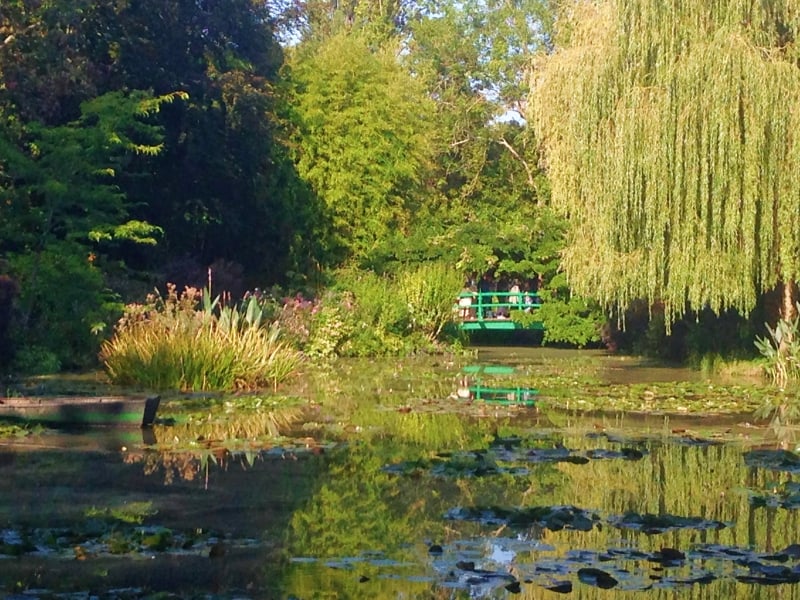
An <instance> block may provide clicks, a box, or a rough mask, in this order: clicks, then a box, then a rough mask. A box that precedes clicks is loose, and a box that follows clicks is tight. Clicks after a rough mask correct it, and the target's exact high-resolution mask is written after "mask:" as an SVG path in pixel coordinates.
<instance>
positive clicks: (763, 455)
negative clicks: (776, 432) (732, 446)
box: [744, 450, 800, 473]
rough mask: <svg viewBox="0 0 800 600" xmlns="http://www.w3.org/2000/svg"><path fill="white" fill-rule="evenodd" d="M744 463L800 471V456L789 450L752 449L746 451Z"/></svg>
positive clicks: (750, 465)
mask: <svg viewBox="0 0 800 600" xmlns="http://www.w3.org/2000/svg"><path fill="white" fill-rule="evenodd" d="M744 463H745V464H746V465H747V466H748V467H761V468H764V469H770V470H773V471H787V472H789V473H798V472H800V456H798V455H797V454H795V453H794V452H789V451H788V450H750V451H749V452H745V453H744Z"/></svg>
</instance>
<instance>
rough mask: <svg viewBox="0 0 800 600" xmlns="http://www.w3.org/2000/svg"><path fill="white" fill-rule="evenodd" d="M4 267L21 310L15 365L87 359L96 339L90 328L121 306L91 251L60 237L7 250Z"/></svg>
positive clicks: (50, 366)
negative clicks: (15, 285)
mask: <svg viewBox="0 0 800 600" xmlns="http://www.w3.org/2000/svg"><path fill="white" fill-rule="evenodd" d="M9 267H10V269H11V271H12V273H14V276H15V278H16V279H17V281H18V282H19V286H20V295H19V300H18V304H19V310H20V315H19V316H18V318H17V319H16V320H15V327H14V328H13V329H12V335H13V337H14V339H15V341H16V345H17V346H18V347H19V348H20V354H19V356H18V357H17V363H16V368H18V369H19V370H21V371H25V372H31V370H33V372H37V371H38V370H39V369H47V370H48V371H52V370H54V368H56V367H57V366H62V367H66V368H75V367H85V366H87V365H90V364H92V363H93V362H94V360H95V355H96V353H97V349H98V348H99V343H100V340H99V339H98V338H97V336H96V335H93V334H92V328H93V327H94V326H95V325H96V324H97V323H103V322H107V321H109V320H113V319H114V318H116V317H117V316H118V315H119V312H120V310H121V305H120V304H119V301H118V299H117V298H116V296H115V295H114V294H113V293H111V292H110V291H109V290H108V289H107V288H106V287H105V283H104V281H103V276H102V273H101V272H100V270H99V269H98V268H97V267H96V266H95V265H94V263H93V261H92V256H91V255H89V256H87V254H86V250H85V248H84V247H83V246H82V245H80V244H77V243H75V242H59V243H52V244H50V245H49V246H48V247H47V248H46V249H45V250H43V251H41V252H38V253H31V254H24V255H17V256H12V257H11V258H10V260H9ZM26 347H28V348H27V349H26ZM47 357H49V358H47Z"/></svg>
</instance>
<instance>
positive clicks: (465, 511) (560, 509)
mask: <svg viewBox="0 0 800 600" xmlns="http://www.w3.org/2000/svg"><path fill="white" fill-rule="evenodd" d="M445 519H449V520H452V521H478V522H481V523H485V524H487V525H503V524H505V525H509V526H512V527H531V526H533V525H538V526H540V527H544V528H546V529H550V530H551V531H560V530H562V529H565V528H566V529H576V530H578V531H591V529H592V528H593V527H594V525H595V523H596V522H597V521H599V517H598V516H597V515H595V514H592V513H589V512H587V511H585V510H583V509H580V508H576V507H574V506H533V507H526V508H516V509H509V508H501V507H485V508H483V507H473V508H454V509H451V510H450V511H448V512H447V513H446V514H445Z"/></svg>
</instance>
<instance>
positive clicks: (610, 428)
mask: <svg viewBox="0 0 800 600" xmlns="http://www.w3.org/2000/svg"><path fill="white" fill-rule="evenodd" d="M476 367H477V368H476ZM486 367H509V368H510V369H502V368H501V369H492V368H488V369H487V368H486ZM476 380H480V381H481V383H482V384H483V385H485V386H492V385H497V386H498V387H501V388H502V389H508V388H509V387H510V386H516V387H520V388H523V389H528V390H535V391H536V394H537V398H538V401H537V403H536V406H533V407H531V406H515V405H514V403H513V402H503V403H499V402H498V403H493V402H477V401H474V400H471V399H470V398H466V397H461V396H459V389H460V388H461V387H464V386H465V385H466V386H467V388H468V387H469V386H470V385H472V384H473V383H474V382H475V381H476ZM742 389H743V388H741V387H739V385H738V384H736V385H733V386H731V387H727V388H726V387H725V386H723V385H721V384H719V383H717V382H707V381H703V380H702V378H701V377H699V376H698V374H696V373H693V372H688V371H684V370H675V369H670V368H667V367H663V366H656V365H650V364H646V363H641V362H638V361H634V360H632V359H626V358H623V357H614V356H607V355H603V354H601V353H566V352H557V351H548V350H542V349H514V348H502V349H484V350H483V351H482V352H481V353H480V354H479V356H478V357H477V358H476V359H475V360H458V359H452V358H436V359H417V360H410V361H401V360H396V359H395V360H384V361H349V362H340V363H336V364H335V365H332V366H331V367H329V368H328V369H327V370H326V371H323V372H313V373H312V372H309V373H308V374H307V376H306V377H304V378H303V380H302V381H301V382H298V385H297V387H296V389H293V390H292V391H291V392H292V397H293V400H291V401H289V402H287V403H286V406H285V407H284V406H282V405H275V404H273V403H272V402H273V400H274V398H273V397H272V396H265V397H239V398H223V399H218V400H213V401H209V400H203V399H197V398H192V399H174V400H171V401H167V402H166V403H165V407H164V409H163V411H162V415H161V417H162V419H163V420H162V422H161V423H160V424H159V425H157V426H156V427H155V428H154V429H153V431H152V432H144V433H142V432H138V431H136V432H127V433H121V432H114V431H104V432H99V433H97V432H94V433H85V432H84V433H79V434H74V433H71V434H67V433H53V432H40V433H37V434H32V435H28V436H25V437H23V438H18V439H7V440H4V442H3V444H2V447H0V474H2V477H0V536H2V539H1V540H0V542H1V543H2V545H0V590H3V591H4V593H5V594H6V595H8V594H12V593H14V594H18V595H20V597H25V598H51V597H53V598H55V597H58V598H64V597H66V598H70V597H75V598H85V597H87V595H88V594H90V593H91V594H92V595H93V596H94V597H98V598H146V597H178V598H208V597H211V598H281V599H289V598H304V599H305V598H386V599H389V598H512V597H514V598H544V599H547V598H561V597H564V595H565V594H567V595H568V597H578V598H611V597H616V596H617V595H618V594H619V593H620V591H622V590H624V591H626V592H627V593H628V595H635V596H638V597H642V598H676V597H691V598H708V599H717V598H719V599H722V598H737V597H738V598H759V597H762V598H796V597H797V598H800V587H798V583H797V582H798V581H800V567H799V566H798V565H800V546H797V544H798V543H800V528H798V522H797V507H798V506H800V487H799V486H798V485H797V484H796V483H795V479H796V476H795V473H796V472H798V471H800V458H798V455H797V454H795V452H794V443H795V442H794V439H793V438H791V436H790V435H789V434H785V435H784V436H783V437H780V438H779V437H776V435H775V432H774V431H772V430H771V429H769V428H768V427H765V426H764V425H763V423H760V422H759V421H757V420H755V419H754V418H753V417H752V415H751V414H749V413H745V414H738V413H736V412H730V411H722V410H720V411H715V412H716V413H717V414H715V416H714V417H710V418H702V419H697V418H693V417H690V416H688V415H687V414H685V413H682V412H680V411H678V412H675V411H670V410H664V411H657V414H655V415H645V414H642V413H639V414H632V413H621V412H617V411H613V410H612V411H608V412H604V411H598V410H596V406H597V402H596V401H597V398H603V399H606V398H608V399H610V400H608V401H609V402H611V401H612V400H613V399H614V398H619V397H622V396H625V395H626V394H627V395H629V396H630V397H634V398H639V397H641V398H642V402H659V401H661V399H662V398H664V402H665V406H672V405H671V404H669V403H668V402H667V400H668V399H669V398H675V399H676V402H677V403H678V405H680V403H681V402H683V404H687V403H689V402H704V401H707V400H708V399H709V398H713V402H714V403H716V404H715V406H717V405H718V406H720V407H721V406H727V405H728V404H726V400H725V396H726V395H727V396H730V395H735V394H739V393H742V392H741V390H742ZM748 389H749V388H748ZM748 393H755V392H752V391H751V392H748ZM765 393H766V390H765ZM704 394H707V397H706V396H705V395H704ZM548 399H549V401H548ZM566 400H568V401H569V403H571V404H570V406H571V407H572V408H569V409H565V408H564V406H566ZM581 402H585V403H586V405H587V406H589V407H590V408H591V410H590V411H584V410H580V406H581ZM554 405H559V406H560V407H561V408H558V409H556V408H553V406H554Z"/></svg>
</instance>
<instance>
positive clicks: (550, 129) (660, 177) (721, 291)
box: [529, 0, 800, 327]
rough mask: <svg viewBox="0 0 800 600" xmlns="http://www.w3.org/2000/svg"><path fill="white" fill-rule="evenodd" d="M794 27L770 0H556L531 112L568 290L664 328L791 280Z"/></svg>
mask: <svg viewBox="0 0 800 600" xmlns="http://www.w3.org/2000/svg"><path fill="white" fill-rule="evenodd" d="M797 26H798V13H797V10H796V6H795V5H793V4H792V3H786V2H780V1H765V2H760V3H755V4H754V3H752V2H750V1H749V0H731V1H729V2H721V3H712V4H708V3H702V2H686V3H684V2H661V1H660V0H626V1H610V2H602V3H587V2H568V3H565V4H564V5H563V12H562V14H561V20H560V26H559V32H560V36H559V38H558V40H557V41H558V47H557V49H556V51H554V52H552V53H550V54H549V55H548V56H547V57H542V60H541V63H540V65H539V67H540V68H538V69H537V71H536V74H535V77H534V79H533V85H532V88H533V89H532V94H531V98H530V99H531V102H530V105H529V107H530V114H529V118H530V120H531V122H532V123H533V124H534V125H535V128H536V132H537V135H538V136H539V137H540V139H541V141H542V143H543V147H544V152H545V155H546V156H545V158H546V163H547V166H548V173H549V175H550V178H551V181H552V199H553V204H554V206H555V207H557V208H558V209H560V210H562V211H563V213H564V214H565V215H569V219H570V234H569V237H568V240H567V244H566V248H565V250H564V253H563V262H564V266H565V270H566V272H567V273H568V275H569V278H570V285H571V286H572V287H573V289H574V290H575V291H576V292H577V293H579V294H582V295H586V296H590V297H594V298H596V299H597V300H598V301H600V302H601V303H602V304H603V305H604V306H610V307H615V308H619V309H620V310H624V309H625V308H626V307H628V306H629V305H630V304H631V303H632V302H634V301H635V300H636V299H639V298H645V299H646V300H647V303H648V304H651V305H652V304H654V303H655V302H663V304H664V311H665V314H666V319H665V324H666V326H667V327H669V325H670V324H671V323H672V322H674V321H675V320H676V319H677V318H679V317H680V316H681V315H683V314H684V313H685V312H687V311H699V310H702V309H704V308H705V307H709V308H710V309H712V310H714V311H715V312H721V311H724V310H726V309H728V308H733V309H736V310H738V311H739V312H740V313H741V314H747V313H748V312H749V311H751V310H752V309H753V308H754V307H755V306H756V303H757V300H758V296H759V294H760V293H764V292H766V291H768V290H770V289H772V288H773V287H775V285H776V284H777V283H778V282H779V281H783V282H792V281H795V280H796V279H797V278H798V273H800V259H799V258H798V257H800V253H798V251H797V249H798V247H800V227H798V212H797V202H798V195H797V190H798V189H800V145H799V144H798V140H797V137H796V136H795V135H794V134H793V132H794V131H796V130H797V128H798V115H800V111H799V110H798V98H800V69H798V67H797V56H798V45H797V42H796V31H797Z"/></svg>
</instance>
